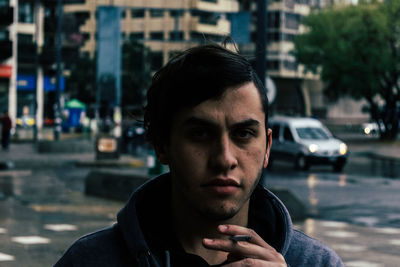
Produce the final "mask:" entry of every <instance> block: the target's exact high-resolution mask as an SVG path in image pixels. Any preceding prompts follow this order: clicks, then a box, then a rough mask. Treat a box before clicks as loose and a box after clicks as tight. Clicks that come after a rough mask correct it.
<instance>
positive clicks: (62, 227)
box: [44, 224, 78, 232]
mask: <svg viewBox="0 0 400 267" xmlns="http://www.w3.org/2000/svg"><path fill="white" fill-rule="evenodd" d="M44 229H46V230H50V231H54V232H62V231H76V230H77V229H78V227H77V226H76V225H72V224H45V225H44Z"/></svg>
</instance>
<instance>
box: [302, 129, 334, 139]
mask: <svg viewBox="0 0 400 267" xmlns="http://www.w3.org/2000/svg"><path fill="white" fill-rule="evenodd" d="M296 132H297V134H298V136H299V137H300V138H301V139H314V140H326V139H329V136H328V134H327V133H326V132H325V131H324V130H323V129H321V128H317V127H303V128H296Z"/></svg>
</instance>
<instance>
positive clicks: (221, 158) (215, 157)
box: [210, 136, 238, 172]
mask: <svg viewBox="0 0 400 267" xmlns="http://www.w3.org/2000/svg"><path fill="white" fill-rule="evenodd" d="M237 165H238V161H237V157H236V154H235V149H234V144H233V143H232V140H230V138H229V136H221V137H220V138H219V139H218V140H217V141H216V142H215V144H214V145H213V147H212V149H211V155H210V166H211V167H212V168H213V169H214V170H216V171H223V172H226V171H229V170H233V169H234V168H236V166H237Z"/></svg>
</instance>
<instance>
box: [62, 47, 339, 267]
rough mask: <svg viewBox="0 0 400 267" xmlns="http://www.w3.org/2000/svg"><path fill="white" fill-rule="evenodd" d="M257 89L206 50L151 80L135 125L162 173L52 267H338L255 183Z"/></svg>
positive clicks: (261, 127) (221, 52)
mask: <svg viewBox="0 0 400 267" xmlns="http://www.w3.org/2000/svg"><path fill="white" fill-rule="evenodd" d="M265 92H266V91H265V88H264V86H263V85H262V83H261V81H260V80H259V78H258V77H257V75H256V73H255V71H254V70H253V68H252V67H251V65H250V63H249V62H248V61H247V60H246V59H245V58H244V57H242V56H240V55H239V54H237V53H235V52H232V51H230V50H227V49H226V48H224V47H222V46H219V45H216V44H209V45H203V46H199V47H195V48H192V49H189V50H187V51H184V52H183V53H181V54H179V55H177V56H175V57H174V58H172V59H171V60H170V61H169V62H168V64H167V65H166V66H164V67H163V68H161V69H160V70H159V71H158V72H157V73H156V74H155V75H154V77H153V80H152V84H151V86H150V88H149V90H148V92H147V106H146V108H145V114H144V123H145V128H146V131H147V132H146V134H147V137H148V139H149V140H150V141H151V143H152V144H153V147H154V149H155V152H156V155H157V158H158V160H159V161H160V162H161V163H163V164H167V165H168V166H169V169H170V172H169V173H166V174H162V175H160V176H159V177H156V178H154V179H152V180H150V181H149V182H147V183H146V184H144V185H143V186H141V187H140V188H139V189H137V190H136V191H135V192H134V193H133V195H132V196H131V198H130V200H129V201H128V203H127V204H126V206H125V207H124V208H123V209H122V210H121V211H120V212H119V214H118V218H117V223H116V224H115V225H114V226H112V227H109V228H107V229H104V230H101V231H98V232H95V233H92V234H89V235H87V236H85V237H82V238H81V239H79V240H78V241H76V242H75V244H73V245H72V246H71V247H70V248H69V249H68V250H67V252H66V253H65V254H64V256H63V257H62V258H61V259H60V260H59V262H58V263H57V264H56V266H174V267H175V266H210V265H217V266H288V265H290V266H296V267H302V266H304V267H305V266H307V267H313V266H343V263H342V261H341V259H340V258H339V257H338V255H337V254H336V253H335V252H334V251H333V250H332V249H330V248H328V247H327V246H325V245H324V244H322V243H321V242H319V241H317V240H315V239H312V238H310V237H308V236H306V235H305V234H303V233H301V232H299V231H297V230H295V229H293V226H292V222H291V219H290V215H289V213H288V211H287V209H286V208H285V206H284V205H283V204H282V202H281V201H280V200H279V199H278V198H277V197H276V196H275V195H273V194H272V193H271V192H270V191H269V190H267V189H266V188H265V187H263V186H262V185H261V184H259V181H260V179H261V175H262V173H263V172H262V171H263V169H264V168H265V167H266V166H267V165H268V156H269V151H270V146H271V141H272V139H271V130H270V129H268V128H267V123H268V101H267V97H266V94H265Z"/></svg>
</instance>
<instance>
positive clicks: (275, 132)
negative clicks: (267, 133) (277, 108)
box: [272, 124, 280, 139]
mask: <svg viewBox="0 0 400 267" xmlns="http://www.w3.org/2000/svg"><path fill="white" fill-rule="evenodd" d="M279 128H280V127H279V124H275V125H272V139H279Z"/></svg>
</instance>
